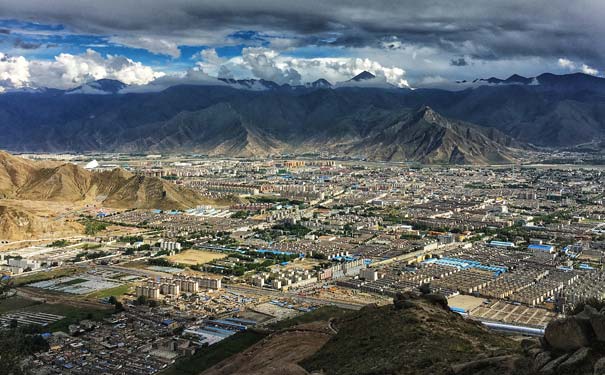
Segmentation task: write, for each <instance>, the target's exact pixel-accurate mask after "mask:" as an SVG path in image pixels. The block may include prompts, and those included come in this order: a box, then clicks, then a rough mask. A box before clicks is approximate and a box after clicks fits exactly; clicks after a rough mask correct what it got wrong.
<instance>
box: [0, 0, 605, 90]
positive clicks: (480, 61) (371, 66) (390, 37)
mask: <svg viewBox="0 0 605 375" xmlns="http://www.w3.org/2000/svg"><path fill="white" fill-rule="evenodd" d="M604 18H605V1H602V0H574V1H569V0H548V1H546V0H523V1H520V0H490V1H483V0H472V1H471V0H447V1H444V0H422V1H418V0H398V1H397V0H373V1H367V0H365V1H358V0H348V1H343V0H330V1H325V0H321V1H317V0H305V1H299V0H298V1H291V0H255V1H241V0H220V1H204V0H197V1H193V0H191V1H190V0H170V1H167V0H119V1H116V0H102V1H99V0H93V1H91V0H52V1H48V0H0V91H4V90H7V89H15V88H17V89H18V88H38V87H53V88H61V89H68V88H72V87H76V86H79V85H81V84H83V83H86V82H89V81H92V80H96V79H101V78H111V79H118V80H121V81H123V82H124V83H127V84H130V85H146V84H150V83H152V82H162V81H163V82H177V81H190V82H193V83H196V82H205V81H208V80H210V79H212V77H221V78H237V79H244V78H256V79H267V80H272V81H275V82H277V83H280V84H284V83H288V84H302V83H305V82H311V81H314V80H316V79H319V78H325V79H327V80H328V81H330V82H332V83H335V82H339V81H344V80H347V79H349V78H351V77H353V76H354V75H356V74H358V73H360V72H362V71H364V70H367V71H370V72H371V73H373V74H375V75H377V76H378V77H380V78H382V79H384V80H386V81H387V82H389V83H391V84H393V85H396V86H400V87H413V88H418V87H446V86H447V85H449V84H451V83H452V82H454V81H456V80H472V79H475V78H489V77H492V76H495V77H500V78H506V77H508V76H510V75H512V74H515V73H516V74H521V75H525V76H535V75H539V74H541V73H544V72H552V73H556V74H565V73H571V72H582V73H585V74H591V75H597V76H602V75H603V73H604V71H605V63H604V61H605V60H604V57H605V38H603V37H602V36H603V35H605V22H603V19H604Z"/></svg>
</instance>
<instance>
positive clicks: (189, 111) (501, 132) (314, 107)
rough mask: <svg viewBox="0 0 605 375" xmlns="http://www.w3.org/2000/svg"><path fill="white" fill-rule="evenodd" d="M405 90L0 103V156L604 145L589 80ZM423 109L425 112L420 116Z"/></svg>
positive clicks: (504, 158) (444, 159) (120, 89)
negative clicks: (2, 153)
mask: <svg viewBox="0 0 605 375" xmlns="http://www.w3.org/2000/svg"><path fill="white" fill-rule="evenodd" d="M466 84H467V82H461V83H460V84H459V85H460V87H461V89H460V90H456V91H448V90H441V89H416V90H412V89H408V88H397V87H395V86H392V85H389V84H388V83H386V81H384V80H383V79H380V78H379V77H376V76H374V75H373V74H372V73H369V72H362V73H360V74H359V75H357V76H356V77H353V78H352V79H350V80H348V81H346V82H340V83H335V84H331V83H330V82H328V81H326V80H323V79H320V80H317V81H315V82H313V83H309V84H306V85H301V86H290V85H279V84H277V83H275V82H271V81H265V80H233V79H215V80H214V81H211V82H205V83H203V84H195V85H193V84H177V85H172V86H170V85H168V86H166V87H164V86H161V89H158V85H156V86H155V87H151V86H154V85H150V87H149V89H147V88H146V87H136V91H133V88H132V87H131V86H126V85H124V84H123V83H121V82H119V81H113V80H99V81H95V82H90V83H88V84H86V85H83V86H81V87H78V88H75V89H72V90H66V91H65V90H56V89H46V90H36V91H33V92H32V91H27V92H25V91H24V92H19V91H15V92H8V93H4V94H2V95H0V132H1V133H2V134H3V137H0V148H2V149H7V150H12V151H17V152H24V151H28V152H30V151H33V152H64V151H69V152H98V151H101V152H104V151H107V152H109V151H111V152H114V151H115V152H195V153H203V154H210V155H228V156H266V155H270V154H280V153H301V152H317V150H322V151H326V152H330V153H333V154H336V155H343V156H354V157H367V158H370V159H376V160H397V161H399V160H414V161H420V162H426V163H500V162H508V161H510V160H512V159H514V158H515V156H516V152H515V149H519V148H525V147H535V146H538V147H553V148H556V147H569V146H575V145H579V144H584V143H590V142H598V141H600V140H602V139H604V138H605V137H604V136H605V79H603V78H599V77H593V76H589V75H585V74H581V73H578V74H568V75H554V74H549V73H546V74H542V75H539V76H537V77H522V76H518V75H513V76H511V77H509V78H507V79H503V80H501V79H497V78H488V79H484V80H477V81H476V82H474V83H472V87H466V86H465V85H466ZM427 108H428V109H429V110H428V114H427Z"/></svg>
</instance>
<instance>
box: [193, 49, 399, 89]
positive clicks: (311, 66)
mask: <svg viewBox="0 0 605 375" xmlns="http://www.w3.org/2000/svg"><path fill="white" fill-rule="evenodd" d="M205 51H208V50H204V51H202V52H201V53H200V55H202V56H203V61H201V62H198V65H199V66H200V67H201V68H202V69H203V70H204V72H206V73H208V74H210V75H213V76H219V77H225V76H227V75H229V76H230V77H234V78H238V79H242V78H250V77H253V78H258V79H266V80H270V81H274V82H277V83H280V84H284V83H288V84H293V85H297V84H301V83H304V82H312V81H315V80H317V79H319V78H325V79H327V80H328V81H330V82H332V83H336V82H341V81H346V80H348V79H350V78H352V77H354V76H355V75H357V74H359V73H361V72H363V71H364V70H367V71H369V72H371V73H373V74H374V75H376V76H377V77H378V78H379V79H383V80H385V81H386V82H388V83H390V84H392V85H395V86H398V87H409V84H408V82H407V80H406V79H405V74H406V72H405V70H404V69H402V68H399V67H396V66H391V67H388V66H384V65H382V64H380V63H379V62H377V61H374V60H371V59H368V58H352V57H319V58H297V57H292V56H285V55H281V54H279V53H278V52H277V51H275V50H272V49H267V48H257V47H249V48H244V49H243V50H242V55H241V56H237V57H234V58H231V59H229V60H225V59H221V58H219V57H218V56H215V54H216V51H209V52H205ZM204 52H205V54H204Z"/></svg>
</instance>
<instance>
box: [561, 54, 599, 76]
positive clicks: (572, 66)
mask: <svg viewBox="0 0 605 375" xmlns="http://www.w3.org/2000/svg"><path fill="white" fill-rule="evenodd" d="M559 66H560V67H562V68H565V69H567V70H570V71H578V70H579V71H581V72H582V73H584V74H590V75H591V76H596V75H598V74H599V71H598V70H597V69H595V68H592V67H590V66H588V65H586V64H577V63H575V62H573V61H571V60H569V59H566V58H560V59H559Z"/></svg>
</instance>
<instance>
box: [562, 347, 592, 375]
mask: <svg viewBox="0 0 605 375" xmlns="http://www.w3.org/2000/svg"><path fill="white" fill-rule="evenodd" d="M591 355H592V349H590V348H580V349H578V350H576V351H575V352H574V353H573V354H572V355H570V356H569V358H567V359H566V360H565V362H563V363H561V364H560V365H559V371H560V372H562V373H565V374H571V373H573V372H576V373H578V372H580V370H581V369H584V367H585V366H586V365H590V363H589V362H590V357H591ZM590 369H591V370H592V366H590ZM582 372H584V373H586V371H582Z"/></svg>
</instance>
